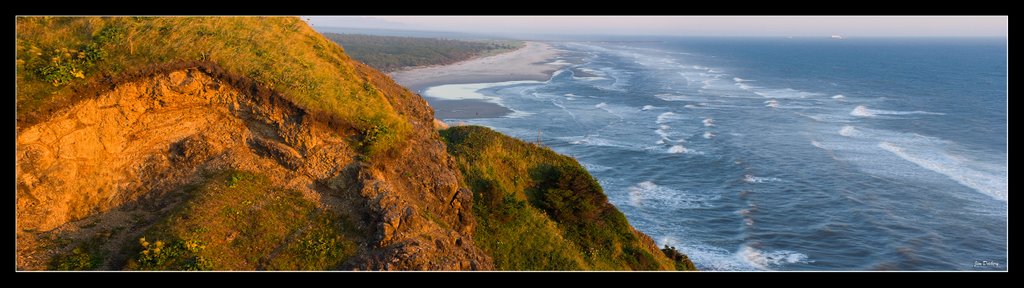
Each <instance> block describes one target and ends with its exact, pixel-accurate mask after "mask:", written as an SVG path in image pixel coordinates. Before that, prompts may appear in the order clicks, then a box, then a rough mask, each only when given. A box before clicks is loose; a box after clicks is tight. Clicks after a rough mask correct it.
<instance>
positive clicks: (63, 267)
mask: <svg viewBox="0 0 1024 288" xmlns="http://www.w3.org/2000/svg"><path fill="white" fill-rule="evenodd" d="M105 254H106V253H104V252H103V251H102V250H101V249H100V241H99V239H98V237H97V238H94V239H91V240H90V241H87V242H86V243H83V244H80V245H78V246H77V247H75V248H73V249H71V251H69V252H67V253H64V254H61V255H57V256H55V257H53V259H51V260H50V270H55V271H88V270H96V269H99V268H100V265H102V264H103V258H104V255H105Z"/></svg>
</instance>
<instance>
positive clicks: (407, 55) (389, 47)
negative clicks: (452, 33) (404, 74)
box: [324, 33, 523, 72]
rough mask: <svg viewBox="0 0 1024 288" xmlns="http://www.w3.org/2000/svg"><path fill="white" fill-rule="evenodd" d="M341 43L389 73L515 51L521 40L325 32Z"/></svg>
mask: <svg viewBox="0 0 1024 288" xmlns="http://www.w3.org/2000/svg"><path fill="white" fill-rule="evenodd" d="M324 36H327V38H329V39H331V40H333V41H334V42H337V43H338V44H341V46H342V47H343V48H345V53H347V54H348V55H349V56H352V58H355V59H356V60H359V61H362V62H363V63H366V64H367V65H370V66H371V67H373V68H376V69H377V70H381V71H384V72H392V71H396V70H399V69H402V68H406V67H413V66H426V65H444V64H451V63H455V62H459V61H462V60H466V59H470V58H473V57H476V56H481V55H491V54H497V53H501V52H504V51H508V50H514V49H518V48H519V47H522V45H523V43H522V42H520V41H509V40H492V41H459V40H449V39H435V38H418V37H396V36H374V35H361V34H336V33H324Z"/></svg>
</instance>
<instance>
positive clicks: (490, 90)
mask: <svg viewBox="0 0 1024 288" xmlns="http://www.w3.org/2000/svg"><path fill="white" fill-rule="evenodd" d="M551 44H552V45H554V46H555V47H556V48H557V49H560V50H562V51H563V53H562V56H561V57H559V59H556V60H555V63H569V65H568V66H566V67H565V68H563V69H561V70H559V71H557V72H555V74H554V75H553V76H552V78H551V79H550V80H548V81H545V82H539V81H515V82H503V83H479V84H460V85H443V86H437V87H432V88H429V89H427V90H426V91H425V92H424V95H425V96H427V99H428V101H430V100H432V99H433V100H437V99H442V98H444V99H463V100H464V99H478V100H481V101H488V102H492V103H498V104H500V105H502V106H504V107H507V108H508V109H510V110H511V111H512V112H511V113H509V114H507V115H504V116H502V117H499V118H468V119H457V118H452V119H443V120H445V121H446V122H449V123H458V122H462V123H467V124H476V125H484V126H488V127H491V128H494V129H495V130H498V131H500V132H503V133H506V134H508V135H512V136H514V137H518V138H521V139H524V140H527V141H538V139H539V140H540V141H541V142H542V143H543V144H544V145H546V146H548V147H551V148H552V149H554V150H555V151H558V152H559V153H563V154H567V155H571V156H573V157H575V158H576V159H578V160H579V161H580V163H582V164H583V165H584V166H585V167H586V168H587V169H588V170H589V171H590V173H591V174H593V175H594V176H595V177H596V178H597V179H598V180H599V182H600V183H601V185H602V186H603V187H604V189H605V193H606V194H607V195H608V197H609V200H610V201H611V202H612V203H613V204H614V205H615V206H616V207H618V208H619V209H620V210H621V211H622V212H623V213H624V214H625V215H626V216H627V218H628V219H629V221H630V223H631V224H633V225H634V226H635V227H636V228H637V229H639V230H640V231H643V232H644V233H647V234H648V235H650V236H651V237H652V238H654V240H655V241H656V242H657V243H658V245H659V246H660V245H670V246H675V247H677V248H678V249H679V250H681V251H682V252H685V253H686V254H688V255H689V256H690V257H691V259H693V261H694V263H696V265H697V267H698V268H699V269H702V270H1006V269H1007V214H1008V209H1007V196H1008V195H1007V192H1008V189H1007V165H1008V164H1007V153H1008V151H1007V98H1008V96H1007V50H1006V40H1005V39H995V38H948V39H938V38H936V39H931V38H919V39H897V38H892V39H885V38H877V39H856V38H852V39H843V40H832V39H827V38H823V39H810V38H803V39H801V38H793V39H786V38H748V39H744V38H678V39H677V38H673V39H663V41H650V42H554V43H551Z"/></svg>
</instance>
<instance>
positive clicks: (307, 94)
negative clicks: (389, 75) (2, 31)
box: [15, 17, 410, 154]
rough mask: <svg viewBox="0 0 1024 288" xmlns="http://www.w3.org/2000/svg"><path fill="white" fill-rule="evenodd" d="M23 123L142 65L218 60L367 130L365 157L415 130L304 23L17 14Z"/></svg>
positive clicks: (272, 19)
mask: <svg viewBox="0 0 1024 288" xmlns="http://www.w3.org/2000/svg"><path fill="white" fill-rule="evenodd" d="M15 53H16V61H15V62H16V70H15V71H16V84H17V95H16V99H17V117H18V119H19V121H26V122H33V121H38V119H42V118H45V117H47V115H48V113H51V112H52V111H54V110H57V109H59V108H61V107H63V106H66V105H67V104H68V103H70V101H72V99H73V98H75V97H78V95H76V94H80V92H81V90H82V89H83V88H84V87H87V86H89V84H90V83H97V82H102V81H103V80H104V79H107V78H111V77H116V76H118V75H122V74H125V73H128V72H132V71H133V70H137V69H140V68H141V67H147V66H154V65H161V64H171V63H179V62H187V61H212V62H214V63H217V64H218V65H220V66H221V67H223V68H224V69H225V70H226V71H227V72H229V73H232V74H235V75H241V76H245V77H248V78H251V79H253V80H255V81H256V82H257V83H259V84H261V85H264V86H266V87H268V88H270V89H273V90H274V91H277V92H280V93H281V94H282V95H284V96H285V97H287V98H288V100H291V101H292V102H294V103H295V104H297V105H299V106H300V107H302V108H304V109H306V110H307V111H310V112H315V113H326V114H328V115H331V116H333V117H336V118H338V119H340V120H342V121H343V122H345V123H347V124H348V125H350V126H351V127H353V128H355V129H357V130H358V131H359V132H360V133H363V134H365V133H366V131H371V132H369V133H370V134H371V135H370V136H369V137H366V136H364V137H362V138H364V139H361V141H360V144H361V146H364V147H365V148H364V149H363V151H364V152H366V153H368V154H377V153H380V152H384V151H388V150H389V149H391V148H393V147H394V146H395V145H397V143H398V142H401V141H403V140H404V139H405V137H406V134H407V133H408V132H409V129H410V126H409V124H408V123H407V122H406V121H405V120H404V119H402V118H401V117H400V116H399V115H398V114H397V113H396V112H395V110H394V109H393V108H392V107H391V104H390V103H389V101H388V99H387V97H386V96H385V95H383V93H381V92H380V91H379V90H378V89H374V87H373V85H371V84H369V83H372V82H374V80H375V79H371V76H367V75H368V74H366V73H360V71H359V69H358V68H357V67H356V65H355V64H354V63H353V61H351V60H350V59H349V57H348V56H347V55H345V53H344V51H343V50H342V48H341V47H340V46H338V45H337V44H335V43H334V42H332V41H331V40H328V39H327V38H324V37H323V36H322V35H320V34H319V33H317V32H316V31H314V30H313V29H312V28H310V27H309V26H308V25H306V23H304V22H303V21H301V20H300V19H299V18H297V17H17V19H16V52H15Z"/></svg>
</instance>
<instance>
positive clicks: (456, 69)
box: [390, 41, 564, 119]
mask: <svg viewBox="0 0 1024 288" xmlns="http://www.w3.org/2000/svg"><path fill="white" fill-rule="evenodd" d="M559 55H560V53H559V52H558V51H555V50H554V48H553V47H551V45H548V44H546V43H542V42H533V41H526V45H524V46H523V47H522V48H519V49H516V50H513V51H509V52H505V53H502V54H497V55H492V56H487V57H481V58H474V59H469V60H465V61H462V62H457V63H453V64H449V65H435V66H426V67H420V68H413V69H409V70H402V71H396V72H392V73H391V74H390V76H391V78H392V79H393V80H394V81H395V82H397V83H398V84H401V85H402V86H405V87H406V88H408V89H409V90H412V91H413V92H414V93H417V94H420V96H422V97H423V98H424V99H426V100H427V102H428V103H430V105H431V107H433V108H434V112H435V118H437V119H448V118H454V119H472V118H496V117H501V116H504V115H507V114H509V113H511V112H513V111H512V110H511V109H509V108H507V107H504V106H501V105H498V104H496V103H491V102H487V101H482V100H475V99H472V100H451V99H443V98H437V97H431V96H428V95H424V94H425V92H426V90H427V89H428V88H431V87H436V86H441V85H454V84H477V83H497V82H507V81H547V80H548V79H551V76H552V75H553V74H554V73H555V71H558V70H559V69H561V68H563V67H564V65H554V64H548V63H551V62H552V61H553V59H554V58H555V57H558V56H559Z"/></svg>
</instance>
